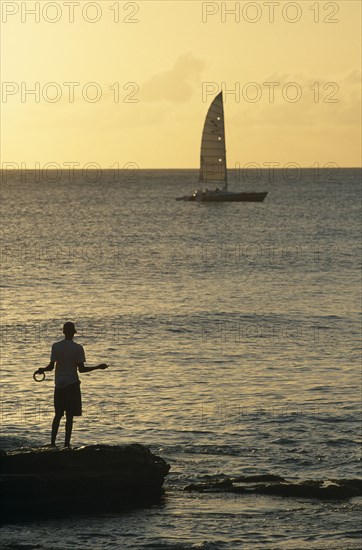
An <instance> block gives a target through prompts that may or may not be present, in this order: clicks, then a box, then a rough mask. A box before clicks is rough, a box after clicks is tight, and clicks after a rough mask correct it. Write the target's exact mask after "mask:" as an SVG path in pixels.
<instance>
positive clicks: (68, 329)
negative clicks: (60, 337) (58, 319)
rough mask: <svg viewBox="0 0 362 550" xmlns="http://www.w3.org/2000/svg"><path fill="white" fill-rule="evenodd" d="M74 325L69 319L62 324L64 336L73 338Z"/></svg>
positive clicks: (74, 332)
mask: <svg viewBox="0 0 362 550" xmlns="http://www.w3.org/2000/svg"><path fill="white" fill-rule="evenodd" d="M76 332H77V331H76V330H75V325H74V323H72V322H71V321H67V322H66V323H64V325H63V334H64V336H65V337H66V338H73V336H74V334H76Z"/></svg>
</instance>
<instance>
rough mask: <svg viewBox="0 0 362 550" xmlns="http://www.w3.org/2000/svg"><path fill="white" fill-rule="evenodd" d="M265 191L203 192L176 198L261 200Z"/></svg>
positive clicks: (227, 200)
mask: <svg viewBox="0 0 362 550" xmlns="http://www.w3.org/2000/svg"><path fill="white" fill-rule="evenodd" d="M267 194H268V193H267V192H262V193H223V192H220V193H203V194H202V195H201V196H200V195H199V194H193V195H191V196H184V197H180V198H178V199H176V200H179V201H180V200H181V201H182V200H183V201H193V202H263V200H264V199H265V197H266V196H267Z"/></svg>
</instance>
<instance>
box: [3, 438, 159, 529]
mask: <svg viewBox="0 0 362 550" xmlns="http://www.w3.org/2000/svg"><path fill="white" fill-rule="evenodd" d="M169 469H170V467H169V465H168V464H166V462H165V461H164V460H163V459H162V458H160V457H158V456H156V455H154V454H152V453H151V452H150V450H149V449H148V448H147V447H144V446H143V445H138V444H133V445H119V446H118V445H117V446H111V445H90V446H86V447H79V448H75V449H62V450H60V449H56V448H54V449H53V448H40V449H19V450H17V451H11V452H8V453H4V452H0V474H1V475H0V504H1V509H2V519H3V520H5V521H7V520H13V519H17V518H28V517H29V518H30V517H34V516H35V517H38V518H43V517H44V516H54V515H67V514H74V513H80V514H82V513H94V512H95V513H101V512H103V511H110V510H121V509H124V508H128V507H132V506H138V505H145V504H148V503H153V502H157V501H158V500H159V498H160V496H161V495H162V493H163V482H164V479H165V476H166V475H167V473H168V471H169Z"/></svg>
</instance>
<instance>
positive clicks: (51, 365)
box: [37, 361, 55, 374]
mask: <svg viewBox="0 0 362 550" xmlns="http://www.w3.org/2000/svg"><path fill="white" fill-rule="evenodd" d="M54 365H55V361H50V363H49V365H48V366H47V367H45V368H44V369H38V370H37V373H38V374H43V372H47V371H50V370H53V369H54Z"/></svg>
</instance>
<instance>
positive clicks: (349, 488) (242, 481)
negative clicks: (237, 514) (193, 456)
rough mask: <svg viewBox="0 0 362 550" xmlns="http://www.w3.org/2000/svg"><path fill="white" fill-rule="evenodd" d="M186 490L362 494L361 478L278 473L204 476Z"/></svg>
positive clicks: (313, 495)
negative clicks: (293, 478) (293, 477)
mask: <svg viewBox="0 0 362 550" xmlns="http://www.w3.org/2000/svg"><path fill="white" fill-rule="evenodd" d="M184 490H185V491H189V492H198V493H222V492H224V493H236V494H249V495H250V494H252V493H254V494H259V495H276V496H281V497H298V498H309V499H310V498H314V499H326V500H341V499H342V500H343V499H349V498H352V497H356V496H362V479H330V480H306V481H301V482H293V481H287V480H286V479H284V478H282V477H280V476H275V475H268V474H265V475H253V476H236V477H231V476H230V477H229V476H225V475H221V476H203V477H202V479H201V480H200V482H198V483H192V484H190V485H187V486H186V487H185V488H184Z"/></svg>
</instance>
